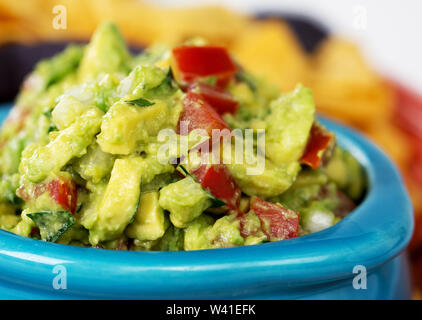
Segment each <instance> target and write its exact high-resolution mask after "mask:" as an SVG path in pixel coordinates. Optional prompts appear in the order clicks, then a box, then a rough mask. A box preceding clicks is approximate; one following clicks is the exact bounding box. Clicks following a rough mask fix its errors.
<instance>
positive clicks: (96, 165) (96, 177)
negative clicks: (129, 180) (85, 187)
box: [73, 143, 114, 183]
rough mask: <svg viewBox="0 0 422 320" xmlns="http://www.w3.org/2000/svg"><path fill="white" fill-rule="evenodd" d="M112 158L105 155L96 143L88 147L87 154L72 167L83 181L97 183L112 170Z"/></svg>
mask: <svg viewBox="0 0 422 320" xmlns="http://www.w3.org/2000/svg"><path fill="white" fill-rule="evenodd" d="M113 164H114V156H113V155H111V154H109V153H105V152H103V151H102V150H101V148H100V146H99V145H98V144H96V143H93V144H91V145H90V146H89V147H88V151H87V153H86V154H85V155H84V156H82V157H81V158H79V159H78V160H77V161H76V162H75V164H74V165H73V167H74V168H75V170H76V171H77V172H78V173H79V174H80V175H81V177H82V178H84V179H85V180H89V181H92V182H93V183H99V182H100V181H101V179H103V178H105V177H106V176H108V175H109V174H110V172H111V170H112V168H113Z"/></svg>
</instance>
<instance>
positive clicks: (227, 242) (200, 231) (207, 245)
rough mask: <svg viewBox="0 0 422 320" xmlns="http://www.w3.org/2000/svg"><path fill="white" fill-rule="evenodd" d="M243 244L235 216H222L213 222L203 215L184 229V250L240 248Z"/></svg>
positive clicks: (243, 240)
mask: <svg viewBox="0 0 422 320" xmlns="http://www.w3.org/2000/svg"><path fill="white" fill-rule="evenodd" d="M244 242H245V239H244V238H243V237H242V235H241V234H240V220H239V219H237V218H236V215H229V216H224V217H222V218H220V219H217V220H216V221H215V222H214V219H212V218H211V217H210V216H208V215H206V214H203V215H201V216H200V217H198V218H197V219H195V220H193V221H192V222H191V223H190V224H189V225H188V227H187V228H186V229H185V242H184V243H185V250H200V249H211V248H225V247H233V246H241V245H243V244H244Z"/></svg>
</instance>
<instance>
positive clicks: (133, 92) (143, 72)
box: [117, 65, 166, 100]
mask: <svg viewBox="0 0 422 320" xmlns="http://www.w3.org/2000/svg"><path fill="white" fill-rule="evenodd" d="M165 79H166V73H165V72H164V71H163V70H161V69H159V68H157V67H154V66H152V65H139V66H137V67H136V68H135V69H133V71H132V72H131V73H130V74H129V75H128V76H127V77H126V78H124V79H123V80H122V81H121V82H120V85H119V87H118V88H117V92H118V95H119V96H120V97H122V98H125V100H127V99H134V98H139V97H141V96H143V95H145V93H147V92H148V90H151V89H153V88H156V87H158V86H159V85H160V84H162V83H163V81H164V80H165Z"/></svg>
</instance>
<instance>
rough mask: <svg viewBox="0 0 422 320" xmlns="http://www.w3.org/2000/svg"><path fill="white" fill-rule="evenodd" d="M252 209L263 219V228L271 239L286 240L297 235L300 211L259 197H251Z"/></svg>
mask: <svg viewBox="0 0 422 320" xmlns="http://www.w3.org/2000/svg"><path fill="white" fill-rule="evenodd" d="M251 210H252V211H253V212H254V213H255V214H256V215H257V216H258V218H259V219H260V220H261V226H262V229H263V231H264V233H265V234H266V235H267V237H268V238H269V239H270V240H285V239H290V238H294V237H296V236H297V232H298V230H299V213H297V212H294V211H292V210H289V209H286V208H284V207H283V206H282V205H281V204H278V203H277V204H276V203H271V202H268V201H265V200H262V199H260V198H257V197H254V198H252V199H251Z"/></svg>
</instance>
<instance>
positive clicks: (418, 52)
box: [149, 0, 422, 93]
mask: <svg viewBox="0 0 422 320" xmlns="http://www.w3.org/2000/svg"><path fill="white" fill-rule="evenodd" d="M149 2H153V3H155V4H165V5H172V6H180V5H189V6H196V5H203V4H222V5H224V6H226V7H229V8H233V9H235V10H238V11H242V12H250V13H253V12H262V11H265V12H268V11H271V12H277V11H279V12H287V13H295V14H301V15H309V16H311V17H314V18H316V19H317V20H319V21H321V22H322V23H323V24H324V25H326V26H327V27H328V28H329V29H330V30H331V31H332V33H335V34H338V35H342V36H346V37H347V38H349V39H351V40H353V41H355V42H357V43H358V44H359V45H360V47H361V48H362V50H363V52H364V54H365V56H366V57H367V58H368V59H369V60H370V62H371V63H372V65H373V66H374V67H375V68H376V69H377V70H379V71H380V72H382V73H384V74H386V75H388V76H392V77H395V78H396V79H398V80H400V81H401V82H403V83H405V84H407V85H408V86H411V87H412V88H414V89H416V90H417V91H419V92H420V93H422V0H360V1H359V0H225V1H224V0H154V1H151V0H150V1H149ZM365 21H366V23H365Z"/></svg>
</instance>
